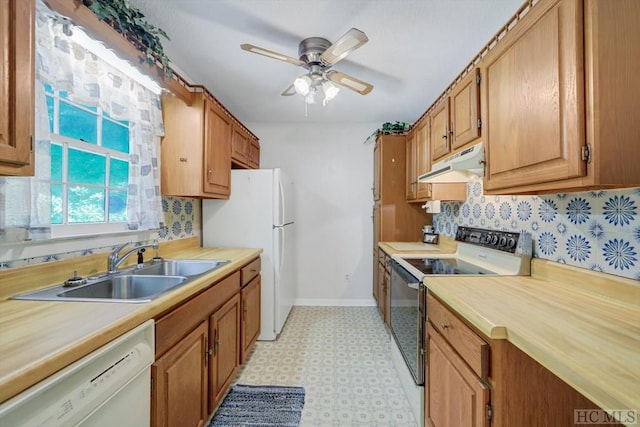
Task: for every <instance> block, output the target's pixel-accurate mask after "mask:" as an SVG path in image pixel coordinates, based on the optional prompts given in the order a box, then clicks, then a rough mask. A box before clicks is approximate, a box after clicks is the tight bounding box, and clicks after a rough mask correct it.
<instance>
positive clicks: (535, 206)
mask: <svg viewBox="0 0 640 427" xmlns="http://www.w3.org/2000/svg"><path fill="white" fill-rule="evenodd" d="M433 223H434V226H435V229H436V232H438V233H440V234H443V235H446V236H449V237H453V236H455V232H456V229H457V226H458V225H464V226H470V227H479V228H493V229H499V230H509V231H527V232H530V233H531V235H532V239H533V242H534V247H533V253H534V256H535V257H539V258H543V259H547V260H550V261H555V262H559V263H563V264H569V265H573V266H576V267H581V268H588V269H591V270H595V271H602V272H605V273H609V274H615V275H617V276H623V277H627V278H631V279H635V280H640V188H630V189H622V190H612V191H588V192H581V193H566V194H565V193H561V194H548V195H547V194H546V195H541V196H490V195H484V194H483V189H482V182H481V181H477V182H470V183H468V184H467V200H466V201H465V202H455V203H453V202H452V203H445V202H442V207H441V213H440V214H434V215H433Z"/></svg>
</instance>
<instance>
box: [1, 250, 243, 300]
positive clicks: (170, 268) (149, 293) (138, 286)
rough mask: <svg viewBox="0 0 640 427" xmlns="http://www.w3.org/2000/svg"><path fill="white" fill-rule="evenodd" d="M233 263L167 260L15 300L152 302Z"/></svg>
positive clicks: (23, 295) (201, 260)
mask: <svg viewBox="0 0 640 427" xmlns="http://www.w3.org/2000/svg"><path fill="white" fill-rule="evenodd" d="M229 262H231V261H228V260H220V259H216V260H209V259H163V260H162V261H158V262H153V263H151V264H150V265H145V266H144V267H142V268H135V269H133V268H132V269H127V270H123V271H122V272H121V273H116V274H114V275H108V276H104V277H100V278H93V279H91V280H90V281H89V282H88V283H87V284H84V285H80V286H78V287H75V288H70V287H65V286H63V285H57V286H52V287H49V288H45V289H40V290H37V291H33V292H27V293H24V294H20V295H16V296H14V297H11V298H12V299H26V300H38V301H93V302H129V303H140V302H149V301H151V300H153V299H155V298H158V297H159V296H160V295H162V294H163V293H165V292H167V291H170V290H172V289H175V288H177V287H179V286H182V285H184V284H186V283H189V282H190V281H192V280H193V279H194V278H195V276H198V275H200V274H204V273H208V272H210V271H213V270H215V269H216V268H220V267H222V266H223V265H225V264H228V263H229Z"/></svg>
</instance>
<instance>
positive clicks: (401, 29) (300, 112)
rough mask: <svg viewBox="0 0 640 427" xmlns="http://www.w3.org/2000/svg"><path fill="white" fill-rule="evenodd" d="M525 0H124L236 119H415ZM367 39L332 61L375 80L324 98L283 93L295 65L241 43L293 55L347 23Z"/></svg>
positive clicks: (296, 71)
mask: <svg viewBox="0 0 640 427" xmlns="http://www.w3.org/2000/svg"><path fill="white" fill-rule="evenodd" d="M522 2H523V0H164V1H158V0H130V4H131V5H132V6H134V7H137V8H138V9H140V10H141V11H142V13H144V14H145V15H146V17H147V19H148V21H149V22H150V23H152V24H154V25H156V26H158V27H160V28H162V29H163V30H165V31H166V32H167V34H168V35H169V37H170V38H171V40H170V41H164V43H163V44H164V48H165V52H166V53H167V55H168V56H169V58H170V59H171V60H172V62H173V63H174V64H176V68H177V69H178V70H180V71H182V73H183V74H184V76H185V77H187V79H188V80H189V81H190V82H191V83H194V84H203V85H205V86H206V87H207V88H208V89H209V90H210V91H211V92H212V93H213V94H214V95H215V96H216V98H218V99H219V100H220V101H221V102H222V103H223V104H224V105H225V106H226V107H227V108H228V109H229V110H230V111H231V112H232V113H233V114H234V115H235V116H236V117H237V118H238V119H240V120H241V121H243V122H333V123H337V122H369V123H370V122H376V123H381V124H382V123H384V122H388V121H391V122H393V121H396V120H399V121H408V122H413V121H415V120H416V119H417V118H418V117H419V116H420V115H421V114H422V113H423V112H424V111H425V109H426V108H427V107H428V106H429V105H431V103H432V102H433V101H434V99H435V98H436V97H437V96H438V95H439V94H440V93H442V91H443V90H444V89H445V88H446V86H448V85H449V83H450V82H451V81H452V80H453V78H454V77H455V76H456V75H457V74H458V73H460V72H461V71H462V69H463V68H464V67H465V66H466V65H467V64H468V63H469V62H470V60H471V59H472V58H473V57H474V56H475V55H476V54H477V53H478V52H479V51H480V49H481V48H482V47H483V46H484V45H485V44H486V43H487V42H488V41H489V39H490V38H491V37H492V36H493V35H494V34H495V33H496V32H497V31H498V29H499V28H500V27H501V26H502V25H504V24H505V23H506V22H507V20H508V19H509V18H510V17H511V16H512V15H513V14H514V13H515V12H516V10H517V9H518V7H519V6H520V5H521V4H522ZM351 27H355V28H358V29H360V30H361V31H364V32H365V33H366V34H367V36H368V37H369V42H368V43H366V44H365V45H363V46H362V47H360V48H359V49H358V50H356V51H355V52H353V53H352V54H350V55H349V56H348V57H347V59H344V60H342V61H340V62H339V63H338V64H336V65H335V66H334V67H333V69H335V70H338V71H342V72H344V73H347V74H349V75H352V76H353V77H356V78H358V79H361V80H364V81H367V82H369V83H371V84H373V85H374V89H373V91H372V92H371V93H370V94H368V95H364V96H363V95H360V94H358V93H356V92H352V91H350V90H348V89H345V88H343V89H342V90H341V91H340V93H339V95H338V96H337V97H336V98H335V99H334V100H333V101H331V102H330V103H329V104H328V105H327V106H326V107H322V104H321V103H319V104H316V105H311V106H309V109H308V116H307V117H305V108H304V102H303V97H302V96H300V95H296V96H291V97H283V96H280V94H281V93H282V91H283V90H284V89H286V88H287V87H288V86H289V85H290V84H291V83H292V82H293V80H294V79H295V78H296V77H297V76H299V75H301V74H304V72H305V70H304V69H303V68H301V67H297V66H295V65H291V64H288V63H285V62H281V61H278V60H274V59H271V58H267V57H265V56H261V55H256V54H252V53H249V52H245V51H243V50H241V49H240V44H242V43H250V44H253V45H256V46H260V47H263V48H266V49H269V50H273V51H276V52H279V53H282V54H285V55H289V56H293V57H295V58H297V57H298V43H299V42H300V40H302V39H304V38H306V37H313V36H318V37H324V38H327V39H329V40H330V41H335V40H336V39H337V38H338V37H340V36H341V35H343V34H344V33H345V32H346V31H347V30H348V29H349V28H351Z"/></svg>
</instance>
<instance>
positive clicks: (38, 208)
mask: <svg viewBox="0 0 640 427" xmlns="http://www.w3.org/2000/svg"><path fill="white" fill-rule="evenodd" d="M39 68H40V67H39V66H38V65H36V70H38V69H39ZM36 74H37V71H36ZM35 108H36V110H35V116H36V117H35V137H34V139H35V147H34V148H35V152H34V154H35V156H34V157H35V163H36V165H38V167H37V168H35V173H34V176H33V177H29V178H25V177H19V178H5V177H0V242H1V243H18V242H25V241H31V240H46V239H50V238H51V184H50V180H51V153H50V145H49V115H48V112H47V100H46V98H45V95H44V88H43V87H42V85H41V84H37V83H36V102H35Z"/></svg>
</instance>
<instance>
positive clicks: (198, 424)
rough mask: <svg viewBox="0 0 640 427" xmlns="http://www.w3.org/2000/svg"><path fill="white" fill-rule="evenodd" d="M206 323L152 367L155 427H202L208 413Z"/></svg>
mask: <svg viewBox="0 0 640 427" xmlns="http://www.w3.org/2000/svg"><path fill="white" fill-rule="evenodd" d="M207 337H208V332H207V322H202V323H200V324H199V325H198V326H197V327H196V329H194V330H193V331H192V332H191V333H190V334H188V335H187V336H186V337H184V338H183V339H181V340H180V342H178V343H177V344H176V345H175V346H174V347H173V348H172V349H171V350H170V351H168V352H167V353H166V354H165V355H164V356H162V357H161V358H159V359H157V360H156V362H155V363H154V364H153V365H152V366H151V378H152V381H153V388H152V391H151V393H152V396H151V402H152V408H151V425H152V426H154V427H202V426H204V423H205V421H206V419H207V417H208V411H207V387H208V384H207V376H206V373H207V367H206V363H207V358H206V354H205V353H206V351H207V344H206V342H207Z"/></svg>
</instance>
